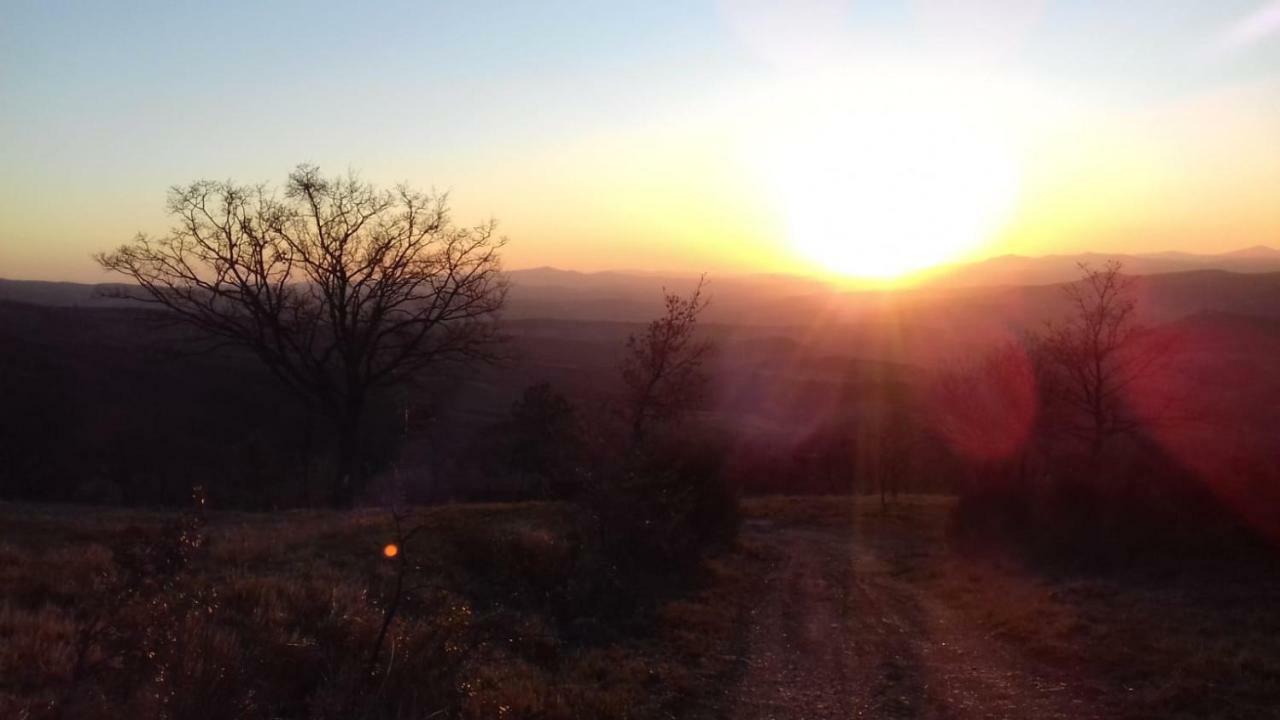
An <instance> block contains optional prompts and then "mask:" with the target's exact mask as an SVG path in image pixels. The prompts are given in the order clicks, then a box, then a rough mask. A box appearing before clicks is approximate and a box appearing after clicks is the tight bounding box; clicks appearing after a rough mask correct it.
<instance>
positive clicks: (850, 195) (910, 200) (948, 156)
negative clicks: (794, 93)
mask: <svg viewBox="0 0 1280 720" xmlns="http://www.w3.org/2000/svg"><path fill="white" fill-rule="evenodd" d="M825 91H826V92H829V93H831V94H830V95H829V96H825V97H822V98H821V99H819V100H817V101H811V102H805V101H804V100H803V99H802V100H800V101H785V102H784V104H786V106H787V109H786V110H784V111H782V112H778V113H775V114H774V115H773V116H772V117H771V118H770V119H769V121H768V122H767V123H765V124H764V125H763V126H762V129H761V130H760V131H759V132H761V134H760V135H757V138H756V140H755V141H754V142H753V143H752V152H753V153H755V154H756V155H757V157H758V158H759V160H760V161H761V162H760V163H759V164H760V166H761V167H762V170H763V173H764V176H765V183H766V186H767V187H768V188H769V194H770V197H771V198H772V201H773V202H774V203H776V205H777V206H778V210H779V212H780V213H781V216H782V225H783V227H785V229H786V233H787V240H788V242H789V243H790V245H791V246H792V247H793V249H794V251H795V252H796V253H798V254H799V255H801V256H803V257H804V258H805V259H806V260H808V261H809V262H811V263H814V264H816V265H818V266H819V267H821V268H823V269H825V270H826V271H828V272H831V273H837V274H840V275H844V276H848V277H854V278H867V279H878V280H891V279H896V278H901V277H903V276H906V275H910V274H912V273H915V272H918V271H921V270H924V269H927V268H930V267H933V266H936V265H939V264H942V263H946V262H949V261H954V260H957V259H960V258H962V257H964V256H965V255H966V254H968V253H970V252H972V251H974V250H975V249H978V248H980V247H981V246H982V245H984V243H987V242H989V241H990V240H992V239H993V237H994V236H995V235H996V234H997V233H998V231H999V230H1000V228H1001V226H1002V225H1003V224H1004V223H1005V222H1006V221H1007V220H1008V217H1009V215H1010V212H1011V209H1012V207H1013V205H1014V201H1015V198H1016V196H1017V191H1018V180H1019V178H1018V162H1017V161H1018V157H1017V155H1018V153H1017V143H1016V141H1015V139H1014V138H1013V137H1012V135H1011V134H1010V133H1008V132H1006V128H1003V127H1001V126H1000V123H999V122H995V121H993V120H992V119H991V118H990V117H989V116H986V115H985V113H984V112H975V111H974V110H973V109H972V108H969V107H966V106H965V105H963V104H961V102H962V101H961V99H959V98H956V97H954V93H953V92H952V91H951V89H949V88H937V87H933V86H931V85H930V84H924V83H920V82H916V83H910V82H907V83H901V84H897V85H894V86H892V87H887V86H883V85H881V84H878V83H875V82H862V83H860V84H859V83H847V84H844V85H836V86H833V87H829V88H826V90H825ZM968 99H969V100H970V101H972V102H974V103H978V104H981V102H982V100H983V98H982V97H969V98H968Z"/></svg>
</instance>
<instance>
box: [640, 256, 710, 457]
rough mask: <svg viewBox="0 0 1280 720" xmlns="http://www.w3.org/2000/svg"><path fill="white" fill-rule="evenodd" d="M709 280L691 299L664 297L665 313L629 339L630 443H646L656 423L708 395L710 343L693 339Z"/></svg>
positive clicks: (703, 307) (697, 289)
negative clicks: (644, 441) (703, 368)
mask: <svg viewBox="0 0 1280 720" xmlns="http://www.w3.org/2000/svg"><path fill="white" fill-rule="evenodd" d="M705 287H706V277H705V276H703V277H702V278H699V280H698V284H697V286H696V287H694V289H693V293H692V294H690V295H689V297H687V298H685V297H681V296H680V295H677V294H675V293H670V292H667V293H665V308H666V312H665V313H664V314H663V315H662V317H660V318H658V319H656V320H654V321H653V322H651V323H649V326H648V327H647V328H646V329H645V332H644V333H643V334H641V335H631V336H630V337H628V338H627V350H626V355H625V357H624V358H623V361H622V380H623V383H624V384H625V385H626V398H625V411H626V413H627V419H628V422H629V424H630V429H631V441H632V443H639V442H641V441H642V440H644V438H645V435H646V434H647V432H648V431H649V429H650V427H651V425H652V424H653V423H654V422H661V421H664V420H669V419H671V418H674V417H677V416H679V415H680V414H682V413H684V412H686V411H688V410H689V409H690V408H691V407H692V406H693V405H694V403H696V402H697V401H698V399H699V398H700V397H701V396H702V395H703V393H704V392H705V391H706V386H707V376H706V374H705V373H704V372H703V370H702V365H703V362H704V361H705V360H706V357H707V354H708V353H709V352H710V351H711V344H710V343H709V342H707V341H706V340H701V339H699V338H698V337H696V335H695V330H696V329H697V324H698V315H699V314H701V313H702V311H703V310H704V309H705V308H706V307H707V303H708V299H707V298H705V297H703V290H704V289H705Z"/></svg>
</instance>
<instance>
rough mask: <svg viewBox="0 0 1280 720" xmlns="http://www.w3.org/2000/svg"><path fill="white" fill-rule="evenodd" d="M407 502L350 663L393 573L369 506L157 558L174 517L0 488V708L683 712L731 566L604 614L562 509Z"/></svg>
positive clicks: (693, 692) (293, 518)
mask: <svg viewBox="0 0 1280 720" xmlns="http://www.w3.org/2000/svg"><path fill="white" fill-rule="evenodd" d="M420 515H421V516H420V518H418V519H417V521H418V522H420V523H421V524H422V525H423V529H422V530H421V531H420V532H419V533H418V534H417V535H415V536H414V538H413V540H412V541H411V544H410V545H409V547H406V548H403V549H402V552H404V553H406V557H407V558H408V559H410V560H411V567H412V568H413V569H412V572H411V574H410V575H411V576H410V577H409V578H408V580H409V582H408V583H407V585H409V586H412V590H411V591H409V592H406V593H405V595H404V601H403V603H402V605H401V610H400V612H399V613H398V614H397V615H396V619H395V621H394V622H393V624H392V626H391V632H390V634H389V639H388V641H387V645H386V648H385V649H384V651H383V652H382V654H381V655H380V657H379V659H378V661H377V662H376V663H374V665H373V672H372V673H367V672H366V670H367V669H368V667H369V657H370V654H371V653H370V651H371V648H372V646H373V642H374V637H375V635H376V634H377V630H378V627H379V625H380V623H381V621H382V619H383V613H384V611H385V608H386V603H387V602H388V600H389V597H390V593H391V587H392V581H393V579H394V577H393V575H394V572H395V571H394V568H395V563H392V562H390V561H387V560H386V559H385V558H383V556H382V548H383V546H384V544H385V543H386V542H387V541H388V539H389V538H390V537H391V528H390V525H389V519H388V518H387V517H386V516H385V515H384V514H381V513H375V512H368V513H346V514H337V513H326V512H300V513H287V514H280V515H251V514H222V515H216V514H215V515H213V516H212V517H211V518H210V519H209V524H208V526H207V528H206V529H205V530H204V533H203V537H204V538H205V542H203V543H201V544H200V547H199V548H198V552H194V553H193V554H192V556H191V559H190V562H189V563H188V564H187V565H185V566H184V567H183V569H181V570H178V571H176V572H172V573H168V572H167V571H164V572H161V571H156V568H157V567H167V566H162V564H157V563H160V560H156V558H157V557H158V558H161V559H163V558H164V557H167V556H165V555H164V554H163V552H160V551H163V550H164V548H163V544H164V543H166V542H170V541H171V536H170V535H166V534H165V533H166V531H165V528H166V527H168V526H170V525H171V524H172V523H173V522H174V516H173V515H171V514H165V513H148V512H124V511H101V510H96V509H95V510H87V509H75V508H45V507H33V506H17V505H9V506H5V505H0V527H2V528H4V530H3V534H0V717H5V718H90V719H92V718H109V717H130V718H140V719H147V718H169V717H173V718H184V719H185V718H230V717H236V718H348V717H369V718H425V717H439V718H446V717H457V718H549V719H550V718H632V717H635V718H640V717H666V716H669V715H670V714H672V713H675V714H680V715H683V716H687V715H690V714H694V713H696V712H698V708H699V707H700V703H702V699H703V698H705V697H706V696H708V694H709V693H711V692H712V691H713V690H714V689H715V688H719V687H721V686H722V685H723V682H722V678H723V677H724V676H725V674H726V673H729V672H731V670H732V667H731V666H732V658H731V656H730V652H729V650H728V648H729V647H730V645H731V644H732V643H733V641H734V627H735V624H736V620H737V618H735V616H734V613H735V612H740V611H742V610H743V606H742V604H741V602H740V601H739V600H738V598H740V597H742V596H743V595H744V594H745V593H743V592H742V587H743V584H744V583H746V582H748V581H749V580H748V578H746V577H744V576H743V575H742V574H741V572H742V571H741V570H740V569H739V568H740V567H741V566H742V563H739V562H735V561H733V560H732V558H728V557H722V558H719V559H716V558H713V559H712V560H711V561H710V562H709V568H708V573H707V575H706V576H705V577H704V578H703V579H702V583H701V584H695V585H693V586H689V585H681V586H678V588H677V590H678V592H673V593H672V594H670V595H669V596H667V597H662V598H654V599H653V600H652V602H648V603H644V602H637V603H635V604H634V607H633V608H632V610H631V611H630V613H629V614H628V615H626V616H619V615H618V614H617V613H616V612H615V613H614V614H611V615H601V614H597V613H595V612H593V610H592V608H591V601H592V597H593V595H592V592H593V589H592V587H591V586H592V583H593V579H592V578H590V577H584V573H586V572H587V570H586V569H587V568H588V565H587V562H588V554H589V553H590V543H589V542H586V541H585V540H584V529H583V527H582V526H581V525H580V524H579V522H578V520H577V517H576V515H575V514H574V512H573V511H572V509H571V508H569V507H567V506H563V505H556V504H511V505H469V506H450V507H440V508H435V509H430V510H425V511H423V512H422V513H421V514H420ZM157 547H159V550H157ZM138 548H143V549H144V550H145V551H139V550H138ZM157 552H158V553H159V554H157ZM139 553H140V554H139ZM135 557H142V558H143V561H141V562H143V564H142V565H139V566H137V567H144V568H146V570H145V571H143V572H137V571H136V569H135V570H131V569H130V568H132V567H134V566H135V565H136V563H134V560H133V559H131V558H135ZM131 563H134V565H131ZM147 563H151V564H147ZM708 580H710V582H707V581H708ZM679 588H683V589H679Z"/></svg>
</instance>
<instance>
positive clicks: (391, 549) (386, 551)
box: [382, 543, 400, 558]
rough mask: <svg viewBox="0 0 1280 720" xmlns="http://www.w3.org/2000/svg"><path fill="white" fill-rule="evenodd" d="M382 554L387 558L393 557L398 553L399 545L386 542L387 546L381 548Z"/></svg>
mask: <svg viewBox="0 0 1280 720" xmlns="http://www.w3.org/2000/svg"><path fill="white" fill-rule="evenodd" d="M382 554H383V555H385V556H387V557H389V558H393V557H395V556H397V555H399V554H400V547H399V546H398V545H396V544H395V543H387V546H386V547H384V548H382Z"/></svg>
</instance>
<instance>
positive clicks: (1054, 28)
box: [0, 0, 1280, 281]
mask: <svg viewBox="0 0 1280 720" xmlns="http://www.w3.org/2000/svg"><path fill="white" fill-rule="evenodd" d="M373 5H375V4H374V3H368V4H364V3H361V4H356V3H331V4H321V3H302V2H299V3H283V2H279V3H258V2H254V3H249V2H244V3H239V2H224V3H204V4H199V5H195V4H179V3H170V2H156V3H128V4H127V7H126V4H116V3H101V2H92V3H67V2H20V1H19V2H6V3H5V4H4V6H3V9H2V10H0V167H3V173H2V174H0V277H8V278H30V279H67V280H81V281H99V280H106V279H109V278H108V276H106V275H104V274H103V273H102V272H101V271H100V270H98V269H97V267H96V266H95V265H94V263H93V262H92V260H91V259H90V257H89V256H90V254H91V253H92V252H94V251H97V250H102V249H106V248H108V247H112V246H115V245H118V244H120V243H121V242H124V241H126V240H128V239H129V238H130V237H132V235H133V234H134V233H136V232H137V231H139V230H147V231H150V232H162V231H163V230H164V229H165V228H166V227H167V222H166V219H165V216H164V214H163V206H164V200H165V192H166V188H168V187H169V186H170V185H173V184H176V183H185V182H189V181H192V180H195V179H199V178H214V179H227V178H231V179H235V180H239V181H243V182H260V181H270V182H273V183H277V184H278V183H280V182H282V181H283V180H284V178H285V176H286V175H287V173H288V172H289V170H290V169H291V168H292V167H293V166H294V165H296V164H298V163H300V162H310V163H315V164H317V165H319V166H321V168H323V169H324V170H326V171H328V172H344V171H345V170H347V169H348V168H351V169H355V170H357V171H359V172H360V173H361V174H362V175H363V176H364V177H365V178H367V179H369V180H371V181H374V182H377V183H380V184H392V183H395V182H398V181H402V180H404V181H408V182H409V183H410V184H412V185H416V186H420V187H432V186H434V187H436V188H439V189H449V190H451V192H452V198H453V206H454V209H455V217H456V219H457V220H459V221H463V222H470V221H480V220H483V219H486V218H488V217H489V216H494V217H496V218H497V219H498V220H499V221H500V223H501V227H502V229H503V231H504V233H505V234H507V235H509V236H510V238H511V241H512V242H511V245H510V246H509V249H508V251H507V254H506V265H507V266H508V267H512V268H520V267H532V266H540V265H554V266H558V267H564V268H571V269H578V270H599V269H649V270H709V271H712V272H766V271H767V272H774V271H777V272H810V271H814V272H832V273H842V274H848V275H854V276H863V275H867V276H893V275H897V274H899V273H902V272H907V271H911V270H916V269H920V268H923V267H927V266H929V265H931V264H934V263H939V262H947V261H955V260H966V259H976V258H980V257H983V256H986V255H993V254H1003V253H1008V252H1017V253H1023V254H1046V253H1054V252H1074V251H1080V250H1099V251H1117V252H1135V251H1159V250H1186V251H1202V252H1213V251H1221V250H1229V249H1234V248H1237V247H1243V246H1246V245H1254V244H1273V245H1280V2H1278V1H1277V0H1215V1H1214V2H1196V3H1193V2H1187V1H1186V0H1131V1H1126V2H1066V1H1065V0H1057V1H1054V0H1040V1H1034V0H978V1H974V2H967V1H965V0H917V1H915V2H872V1H870V0H860V1H858V2H839V1H838V0H803V1H794V0H793V1H791V2H786V3H766V2H760V1H759V0H723V1H722V2H694V1H693V0H680V1H677V2H654V1H649V2H643V3H628V4H624V3H618V2H609V3H605V2H595V1H591V2H588V1H586V0H582V1H577V2H565V1H549V2H539V3H534V2H510V3H490V2H482V1H478V0H477V1H472V2H457V3H436V2H414V3H404V4H393V3H378V4H376V5H377V6H376V7H372V6H373ZM784 8H785V9H784Z"/></svg>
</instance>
